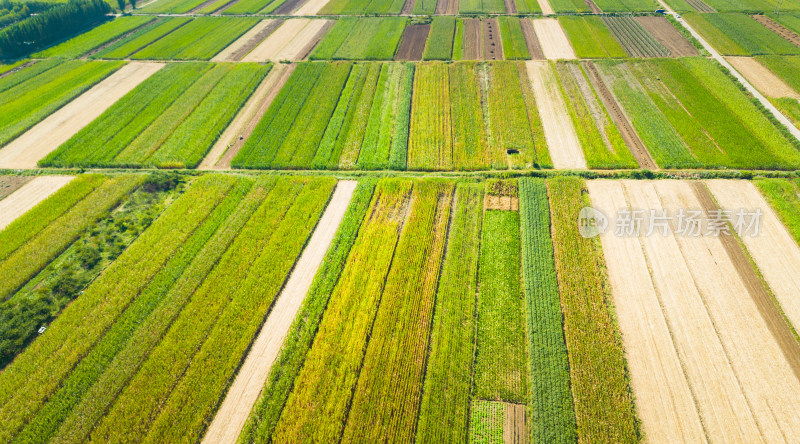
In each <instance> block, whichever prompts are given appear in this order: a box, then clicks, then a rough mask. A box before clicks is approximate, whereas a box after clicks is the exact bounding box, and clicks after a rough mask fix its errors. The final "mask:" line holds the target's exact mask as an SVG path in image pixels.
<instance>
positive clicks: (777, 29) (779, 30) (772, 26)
mask: <svg viewBox="0 0 800 444" xmlns="http://www.w3.org/2000/svg"><path fill="white" fill-rule="evenodd" d="M753 18H754V19H755V20H756V21H757V22H758V23H761V24H762V25H764V26H765V27H766V28H767V29H769V30H770V31H772V32H774V33H776V34H778V35H779V36H781V37H783V38H785V39H786V40H788V41H789V42H791V43H792V44H793V45H794V46H797V47H800V35H798V34H797V33H796V32H794V31H792V30H791V29H789V28H787V27H785V26H783V25H781V24H780V23H778V22H776V21H775V20H772V19H771V18H769V17H767V16H765V15H754V16H753Z"/></svg>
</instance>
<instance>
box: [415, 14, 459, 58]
mask: <svg viewBox="0 0 800 444" xmlns="http://www.w3.org/2000/svg"><path fill="white" fill-rule="evenodd" d="M455 32H456V18H455V17H445V16H437V17H434V18H433V21H432V22H431V32H430V33H429V34H428V40H427V41H426V42H425V51H424V52H423V54H422V59H423V60H450V59H451V58H452V56H453V36H454V35H455Z"/></svg>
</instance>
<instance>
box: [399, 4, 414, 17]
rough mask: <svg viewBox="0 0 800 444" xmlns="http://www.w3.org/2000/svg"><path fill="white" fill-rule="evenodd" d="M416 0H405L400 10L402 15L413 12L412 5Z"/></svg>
mask: <svg viewBox="0 0 800 444" xmlns="http://www.w3.org/2000/svg"><path fill="white" fill-rule="evenodd" d="M416 4H417V0H406V1H405V3H403V9H402V10H401V11H400V14H402V15H411V14H412V13H413V12H414V6H416Z"/></svg>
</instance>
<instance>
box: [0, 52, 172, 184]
mask: <svg viewBox="0 0 800 444" xmlns="http://www.w3.org/2000/svg"><path fill="white" fill-rule="evenodd" d="M163 66H164V64H163V63H145V62H132V63H129V64H127V65H125V66H123V67H122V68H120V70H119V71H117V72H115V73H114V74H111V75H110V76H108V77H107V78H106V79H104V80H103V81H101V82H100V83H98V84H97V85H95V86H93V87H92V88H91V89H89V90H88V91H86V92H85V93H83V94H81V95H80V96H78V97H77V98H76V99H75V100H73V101H71V102H70V103H68V104H67V105H65V106H64V107H62V108H61V109H59V110H58V111H56V112H54V113H53V114H51V115H50V116H48V117H47V118H46V119H44V120H43V121H41V122H39V123H38V124H36V125H35V126H34V127H33V128H31V129H29V130H28V131H27V132H25V133H24V134H23V135H21V136H19V137H18V138H17V139H15V140H14V141H12V142H11V143H9V144H8V145H7V146H6V147H5V148H2V149H0V168H12V169H14V168H36V162H38V161H39V160H41V159H42V158H43V157H45V156H46V155H48V154H49V153H50V152H51V151H53V150H55V149H56V148H58V147H59V145H61V144H62V143H64V142H66V141H67V140H68V139H69V138H70V137H72V136H73V135H75V133H77V132H78V131H80V130H81V128H83V127H84V126H86V125H88V124H89V123H91V121H92V120H94V119H96V118H97V117H99V116H100V114H102V113H103V111H105V110H106V108H108V107H109V106H111V105H112V104H114V102H116V101H117V100H119V99H120V98H122V96H124V95H125V94H127V93H128V92H129V91H130V90H132V89H133V88H135V87H136V86H137V85H138V84H140V83H142V82H143V81H145V80H146V79H147V78H148V77H150V76H151V75H153V74H154V73H155V72H156V71H158V70H159V69H161V68H162V67H163Z"/></svg>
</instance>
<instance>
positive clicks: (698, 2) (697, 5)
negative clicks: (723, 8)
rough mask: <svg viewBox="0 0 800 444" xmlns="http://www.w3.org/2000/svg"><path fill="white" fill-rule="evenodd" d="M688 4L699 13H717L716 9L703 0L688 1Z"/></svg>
mask: <svg viewBox="0 0 800 444" xmlns="http://www.w3.org/2000/svg"><path fill="white" fill-rule="evenodd" d="M686 3H688V4H689V6H691V7H692V8H694V9H695V10H696V11H697V12H717V10H716V9H714V8H712V7H711V6H708V4H707V3H706V2H704V1H703V0H686Z"/></svg>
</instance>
